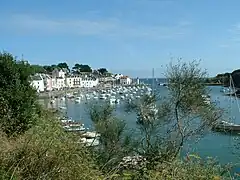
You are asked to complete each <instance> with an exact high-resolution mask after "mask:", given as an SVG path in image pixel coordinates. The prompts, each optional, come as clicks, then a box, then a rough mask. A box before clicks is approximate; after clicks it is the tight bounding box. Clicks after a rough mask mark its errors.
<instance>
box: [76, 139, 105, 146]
mask: <svg viewBox="0 0 240 180" xmlns="http://www.w3.org/2000/svg"><path fill="white" fill-rule="evenodd" d="M80 143H82V144H84V145H85V146H98V145H99V144H100V141H99V138H85V137H84V138H81V139H80Z"/></svg>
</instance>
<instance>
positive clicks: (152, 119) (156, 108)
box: [127, 61, 221, 169]
mask: <svg viewBox="0 0 240 180" xmlns="http://www.w3.org/2000/svg"><path fill="white" fill-rule="evenodd" d="M198 65H199V64H198V63H197V62H195V61H193V62H190V63H181V62H178V64H172V63H171V64H170V65H169V66H168V69H167V72H166V77H167V79H168V82H169V85H168V89H169V93H168V95H167V99H161V98H159V97H158V96H157V95H156V94H151V95H145V96H143V97H142V98H141V99H140V101H133V102H131V103H130V104H128V108H127V109H130V110H132V111H134V112H136V114H137V123H138V126H137V127H138V128H139V130H140V133H141V135H140V138H141V139H140V140H138V142H141V143H138V145H139V146H138V149H137V150H138V152H139V154H141V155H143V156H144V157H147V160H148V162H149V163H148V167H147V168H148V169H152V168H154V167H155V166H156V163H159V162H163V161H172V160H174V159H176V157H177V155H178V154H179V152H180V151H181V148H182V146H183V145H184V143H186V142H187V140H188V139H189V138H191V137H193V136H196V135H202V134H204V133H205V132H206V130H208V129H209V128H211V126H212V125H213V124H214V123H215V121H216V120H218V119H219V118H220V117H221V113H219V111H216V110H217V109H216V107H214V106H212V105H210V104H207V103H206V102H205V98H204V96H207V95H208V93H209V92H208V90H207V89H206V87H205V85H204V81H203V79H204V78H205V76H206V73H205V72H204V71H202V70H201V69H200V68H199V67H198Z"/></svg>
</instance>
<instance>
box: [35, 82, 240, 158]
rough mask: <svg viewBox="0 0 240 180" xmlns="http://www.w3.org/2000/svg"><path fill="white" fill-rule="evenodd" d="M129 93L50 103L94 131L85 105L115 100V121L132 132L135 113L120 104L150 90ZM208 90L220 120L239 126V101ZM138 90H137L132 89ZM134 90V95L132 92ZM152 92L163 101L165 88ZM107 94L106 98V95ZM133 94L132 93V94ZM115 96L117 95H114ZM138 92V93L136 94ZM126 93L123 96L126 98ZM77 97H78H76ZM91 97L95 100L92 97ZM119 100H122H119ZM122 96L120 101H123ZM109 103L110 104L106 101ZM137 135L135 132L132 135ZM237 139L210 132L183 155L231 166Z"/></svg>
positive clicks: (235, 135) (192, 142)
mask: <svg viewBox="0 0 240 180" xmlns="http://www.w3.org/2000/svg"><path fill="white" fill-rule="evenodd" d="M147 82H148V84H151V81H150V80H148V81H147V80H145V84H147ZM128 88H129V89H131V90H129V91H130V92H131V93H129V92H128V93H127V91H126V90H125V91H126V92H125V91H123V92H122V91H120V90H124V89H127V88H126V87H124V88H122V87H121V88H119V87H118V88H117V87H116V88H115V90H114V89H109V90H106V91H105V93H104V94H105V95H104V96H103V97H104V98H103V97H102V96H101V93H100V94H99V96H97V95H96V94H95V95H94V93H93V92H95V91H92V92H91V93H89V94H84V95H83V94H82V97H84V98H81V99H82V100H80V101H79V102H76V100H75V99H72V98H66V99H65V100H61V98H57V99H56V102H55V103H54V106H55V108H57V107H65V108H63V109H62V111H63V112H65V113H66V115H67V116H68V117H71V118H72V119H74V120H76V121H80V122H81V123H83V124H84V125H85V127H86V128H88V129H89V130H91V131H94V127H93V123H92V122H91V120H90V116H89V111H88V107H89V104H91V103H93V102H105V101H106V99H107V100H111V99H114V98H115V99H119V102H118V103H115V102H114V103H112V105H114V107H115V108H116V110H115V114H116V116H117V117H118V118H120V119H122V120H124V121H125V122H126V124H127V127H128V129H129V131H132V132H135V129H136V125H137V124H136V114H134V113H126V112H125V110H124V102H125V101H126V99H127V100H129V99H132V98H139V97H140V95H141V92H142V93H143V92H144V93H150V92H151V90H150V89H151V88H149V86H144V87H141V88H140V87H139V92H138V91H137V90H134V89H135V88H132V87H128ZM208 88H210V99H211V102H214V104H215V105H216V106H217V107H220V108H223V109H224V111H225V115H224V119H226V120H228V121H229V123H236V124H240V119H237V117H238V116H239V109H238V106H237V103H239V102H240V100H239V99H237V98H235V97H231V96H225V95H224V93H222V92H221V88H222V87H220V86H209V87H208ZM136 89H138V88H136ZM135 91H136V92H135ZM155 91H156V92H158V93H159V94H160V96H161V97H162V98H163V99H164V98H167V94H168V89H167V87H166V86H156V89H155ZM99 92H104V90H103V91H102V90H101V91H99ZM109 92H111V93H110V95H109V94H108V93H109ZM133 92H135V93H133ZM112 93H113V94H115V96H114V97H112V95H111V94H112ZM116 93H118V94H119V95H117V96H116ZM139 93H140V94H139ZM126 94H129V95H127V97H126ZM78 96H80V95H78ZM94 97H95V98H94ZM121 97H122V98H121ZM123 97H124V99H123ZM40 102H41V104H44V106H45V107H50V106H52V105H51V104H50V100H49V99H44V100H43V99H42V100H40ZM109 102H110V101H109ZM136 133H137V132H136ZM237 138H238V133H227V134H226V133H219V132H214V131H209V133H207V135H206V136H204V137H203V138H200V139H197V140H196V139H191V140H189V143H186V144H185V145H184V148H183V153H187V152H194V153H197V154H199V156H200V157H203V158H204V157H205V158H206V157H213V158H217V160H219V161H220V162H221V163H227V162H229V161H231V162H232V163H237V162H238V161H239V160H238V158H237V157H238V156H237V155H235V153H236V149H235V144H236V143H237V142H236V139H237Z"/></svg>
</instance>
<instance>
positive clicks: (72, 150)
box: [0, 112, 102, 180]
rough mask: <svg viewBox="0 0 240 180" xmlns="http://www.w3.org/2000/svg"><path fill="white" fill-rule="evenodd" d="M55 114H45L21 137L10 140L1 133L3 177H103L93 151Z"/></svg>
mask: <svg viewBox="0 0 240 180" xmlns="http://www.w3.org/2000/svg"><path fill="white" fill-rule="evenodd" d="M43 113H44V112H43ZM52 116H53V115H52V114H48V113H46V114H45V115H42V118H41V119H39V120H38V123H37V125H36V126H35V127H33V128H32V129H30V130H29V131H27V132H26V133H25V134H24V135H22V136H19V137H18V138H15V139H7V138H6V137H5V136H4V134H1V145H0V157H1V158H0V167H1V170H2V172H3V173H2V176H3V175H4V176H5V177H6V179H24V180H28V179H29V180H30V179H56V180H57V179H102V178H101V176H102V175H101V173H100V171H98V169H97V167H96V165H95V164H94V162H93V159H92V158H91V156H90V153H89V152H88V151H87V150H86V149H85V148H84V147H82V146H81V145H80V144H79V143H77V142H78V138H77V137H75V136H72V135H69V134H67V133H66V132H64V131H63V129H62V128H61V126H60V124H59V122H58V121H56V119H53V118H52ZM0 175H1V171H0ZM8 177H10V178H8ZM1 179H3V178H1Z"/></svg>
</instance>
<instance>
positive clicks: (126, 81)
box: [120, 76, 132, 85]
mask: <svg viewBox="0 0 240 180" xmlns="http://www.w3.org/2000/svg"><path fill="white" fill-rule="evenodd" d="M131 83H132V79H131V78H129V77H128V76H122V77H120V84H121V85H130V84H131Z"/></svg>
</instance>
